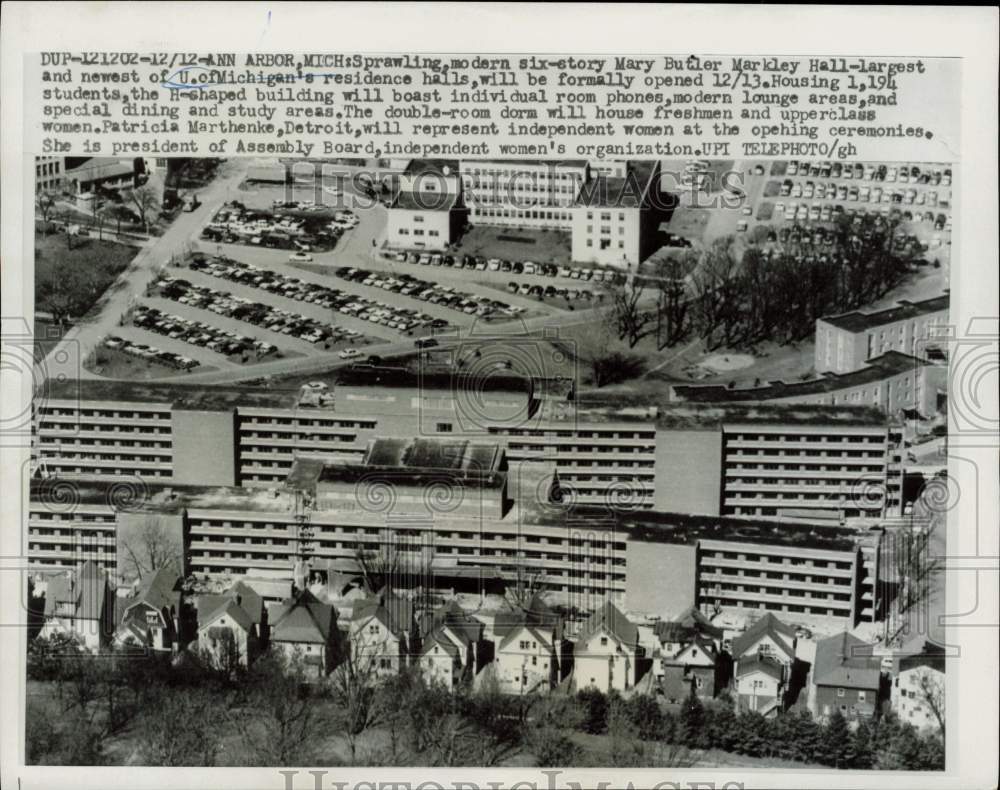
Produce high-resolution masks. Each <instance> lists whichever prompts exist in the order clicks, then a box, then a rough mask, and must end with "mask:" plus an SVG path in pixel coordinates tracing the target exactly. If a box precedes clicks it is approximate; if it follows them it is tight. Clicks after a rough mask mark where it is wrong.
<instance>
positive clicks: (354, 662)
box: [329, 631, 383, 765]
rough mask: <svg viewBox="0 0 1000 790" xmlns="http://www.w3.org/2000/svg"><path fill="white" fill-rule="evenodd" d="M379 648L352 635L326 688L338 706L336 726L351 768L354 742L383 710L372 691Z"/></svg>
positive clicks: (380, 653) (362, 636)
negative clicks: (337, 724) (345, 744)
mask: <svg viewBox="0 0 1000 790" xmlns="http://www.w3.org/2000/svg"><path fill="white" fill-rule="evenodd" d="M382 657H383V645H382V644H376V643H375V642H372V641H370V640H369V639H368V637H367V635H366V634H364V633H363V632H360V631H359V632H357V633H352V634H351V636H350V644H349V645H348V647H347V649H346V650H345V651H344V660H343V662H342V663H341V664H340V666H338V667H337V668H336V669H335V670H334V671H333V673H332V674H331V675H330V679H329V685H330V691H331V693H332V695H333V698H334V700H335V701H336V702H337V704H338V706H339V711H338V714H339V719H340V721H339V723H340V727H341V729H342V730H343V732H344V737H345V738H346V740H347V746H348V748H349V749H350V752H351V765H355V764H356V761H357V756H358V741H359V739H360V737H361V736H362V735H363V734H364V732H365V731H366V730H367V729H369V728H370V727H373V726H374V725H375V724H376V723H378V720H379V714H380V713H381V712H382V710H383V708H382V706H380V705H377V704H376V701H375V689H376V686H377V684H378V668H379V663H380V661H381V659H382Z"/></svg>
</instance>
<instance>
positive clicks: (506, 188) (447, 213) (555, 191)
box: [386, 159, 667, 268]
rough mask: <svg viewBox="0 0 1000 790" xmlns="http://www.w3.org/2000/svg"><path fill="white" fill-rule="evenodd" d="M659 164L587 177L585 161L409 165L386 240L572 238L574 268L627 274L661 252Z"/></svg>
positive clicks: (426, 243)
mask: <svg viewBox="0 0 1000 790" xmlns="http://www.w3.org/2000/svg"><path fill="white" fill-rule="evenodd" d="M659 174H660V164H659V162H653V161H636V162H628V163H621V164H619V165H618V166H616V167H614V168H608V169H602V170H601V171H597V170H594V171H592V170H591V168H590V166H589V165H588V163H587V162H586V161H585V160H582V159H581V160H566V161H557V160H552V161H546V160H532V159H521V160H481V161H471V160H470V161H462V162H460V163H459V162H454V161H450V162H449V161H442V160H417V159H415V160H413V161H411V162H409V163H408V164H407V166H406V168H405V169H404V170H403V172H402V174H401V175H400V179H399V192H398V194H397V197H396V199H395V200H394V202H393V204H392V205H391V206H390V208H389V212H388V220H387V223H386V240H387V242H388V243H389V245H390V246H393V247H402V248H406V249H410V248H417V249H444V248H445V247H446V246H447V245H448V244H451V243H453V242H455V241H458V238H459V236H460V235H461V233H462V231H463V229H464V227H465V225H466V223H470V224H472V225H474V226H475V225H487V226H494V227H502V228H522V229H527V230H536V229H546V230H561V231H567V232H569V233H570V247H571V249H570V250H569V252H570V254H571V256H572V259H573V260H574V261H580V262H585V263H598V264H603V265H606V266H615V267H619V268H628V267H629V266H631V265H634V264H637V263H640V262H641V261H643V260H644V259H645V258H647V257H648V256H649V255H650V254H651V253H653V252H654V251H655V250H656V249H657V248H658V247H659V243H658V235H659V227H660V224H661V222H662V221H663V220H664V219H666V218H667V215H666V212H665V208H666V205H667V200H666V198H665V197H664V196H663V195H662V194H661V193H660V186H659V184H660V177H659Z"/></svg>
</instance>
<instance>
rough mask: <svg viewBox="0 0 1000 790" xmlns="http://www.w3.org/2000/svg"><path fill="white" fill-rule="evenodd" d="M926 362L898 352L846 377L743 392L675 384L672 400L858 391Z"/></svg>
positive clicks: (750, 398) (769, 385)
mask: <svg viewBox="0 0 1000 790" xmlns="http://www.w3.org/2000/svg"><path fill="white" fill-rule="evenodd" d="M928 364H929V363H928V362H925V361H924V360H921V359H917V358H916V357H911V356H910V355H908V354H903V353H902V352H899V351H888V352H886V353H885V354H882V355H881V356H878V357H875V358H874V359H870V360H868V362H866V363H865V366H864V367H863V368H860V369H858V370H853V371H851V372H850V373H842V374H839V375H837V374H829V375H826V376H823V377H822V378H818V379H811V380H810V381H793V382H790V383H789V382H785V381H769V382H768V383H767V385H766V386H763V387H752V388H744V389H729V388H728V387H725V386H723V385H721V384H707V385H704V384H679V385H675V386H674V387H673V388H672V389H673V394H674V396H675V397H676V398H678V399H679V400H683V401H688V402H697V403H731V402H735V401H769V400H773V399H775V398H792V397H797V396H806V395H819V394H822V393H824V392H836V391H838V390H843V389H849V388H851V387H859V386H863V385H865V384H871V383H872V382H875V381H882V380H883V379H886V378H888V377H889V376H895V375H898V374H900V373H906V372H908V371H912V370H916V369H918V368H921V367H924V366H926V365H928Z"/></svg>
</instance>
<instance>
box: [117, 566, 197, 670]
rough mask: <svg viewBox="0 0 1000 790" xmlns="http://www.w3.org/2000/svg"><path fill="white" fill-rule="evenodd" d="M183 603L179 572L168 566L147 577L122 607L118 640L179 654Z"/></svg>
mask: <svg viewBox="0 0 1000 790" xmlns="http://www.w3.org/2000/svg"><path fill="white" fill-rule="evenodd" d="M182 603H183V595H182V592H181V577H180V576H179V575H178V574H177V572H176V571H174V570H173V569H172V568H166V567H165V568H160V569H159V570H157V571H156V572H155V573H153V574H152V575H148V574H147V575H146V576H144V577H143V578H142V580H141V581H140V582H139V587H138V590H137V591H136V593H135V595H133V596H131V597H130V598H127V599H125V600H124V601H122V602H121V604H120V606H121V620H120V622H119V625H118V628H117V630H116V631H115V636H114V641H115V642H116V643H118V644H125V645H129V644H131V645H138V646H141V647H145V648H148V649H150V650H155V651H158V652H166V651H173V652H175V653H176V652H177V651H178V650H179V649H180V646H181V645H180V641H181V636H182V631H183V629H182V623H181V619H182V616H183V612H182Z"/></svg>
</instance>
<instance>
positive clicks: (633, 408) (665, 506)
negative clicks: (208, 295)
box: [26, 366, 901, 622]
mask: <svg viewBox="0 0 1000 790" xmlns="http://www.w3.org/2000/svg"><path fill="white" fill-rule="evenodd" d="M480 385H481V386H480V389H479V392H478V394H477V395H476V397H475V408H472V406H471V405H470V404H467V403H466V400H465V399H466V398H467V397H469V396H468V393H466V392H465V391H464V390H463V387H462V382H461V380H460V378H459V377H457V376H455V375H452V374H423V375H421V374H414V373H407V372H406V371H403V370H393V369H388V368H373V367H368V366H357V367H354V368H350V369H346V370H342V371H339V372H337V373H336V374H333V377H332V378H331V379H329V380H328V381H327V382H316V383H314V384H312V385H306V386H305V387H303V388H301V389H278V388H260V389H252V388H243V387H241V388H227V387H212V386H202V387H191V386H184V387H181V386H174V385H170V384H150V383H130V382H107V381H78V382H77V381H72V382H59V383H52V384H50V385H49V389H48V391H47V392H46V393H45V396H44V397H43V398H40V399H39V400H38V401H37V402H36V407H35V411H36V413H35V420H36V434H35V445H34V448H33V464H34V471H35V473H34V476H33V480H32V482H31V497H30V502H31V506H30V513H29V514H28V530H27V541H28V545H27V547H26V548H27V551H28V556H29V558H30V561H31V563H32V564H33V565H37V566H53V565H55V566H67V565H74V564H78V563H79V562H82V561H83V560H85V559H95V560H97V561H99V562H100V563H101V564H103V565H105V566H107V567H113V566H114V564H115V562H116V532H117V530H118V529H119V528H120V526H121V524H122V523H128V524H129V525H130V528H134V527H135V523H136V521H137V520H138V521H140V522H141V521H142V520H143V519H145V518H147V517H148V516H149V515H150V514H153V515H155V518H156V520H157V523H158V524H160V525H169V526H170V528H171V529H173V530H175V531H176V534H177V536H178V540H180V541H182V543H183V546H184V552H185V562H186V564H187V568H186V571H187V572H189V573H196V574H208V575H214V576H219V575H225V576H230V575H240V574H254V573H259V572H267V573H275V572H282V571H288V572H290V571H291V568H292V566H293V565H294V564H295V562H296V560H297V559H298V558H300V557H302V556H303V555H306V554H307V555H308V556H309V558H310V563H311V564H312V565H313V567H314V568H316V569H319V570H323V571H326V570H331V569H332V570H344V571H350V570H351V569H352V567H353V564H355V563H356V553H357V551H358V549H359V548H360V549H363V548H377V547H378V546H380V545H385V543H386V542H387V541H389V542H391V543H393V545H397V546H400V547H403V550H405V551H408V552H414V554H413V556H414V557H420V558H422V562H423V563H424V564H425V565H426V567H429V568H431V569H432V570H433V575H434V577H435V579H437V580H438V582H439V583H441V584H443V585H446V586H453V587H454V586H463V585H465V586H471V587H472V588H473V589H475V587H476V585H479V586H480V587H481V586H483V585H486V586H489V585H491V584H496V583H502V580H505V579H506V580H509V579H511V578H512V577H513V576H514V575H516V574H517V573H520V572H523V570H524V569H526V568H527V569H529V570H531V571H533V572H534V573H537V574H539V575H538V580H539V581H540V582H541V583H543V584H544V585H545V587H546V588H547V589H549V590H551V591H552V592H554V593H557V594H561V595H562V596H564V597H565V598H566V599H567V601H568V602H569V603H571V604H573V605H575V606H577V607H579V608H580V609H581V610H585V609H587V608H592V607H593V606H596V605H599V604H600V602H601V601H602V600H604V599H606V598H608V597H610V598H612V599H613V600H615V601H618V602H620V603H622V604H623V605H625V606H627V607H628V608H629V609H630V610H632V611H647V612H650V613H654V614H655V613H659V612H658V610H659V609H661V608H663V607H664V605H666V604H668V603H669V604H670V607H671V609H672V608H674V607H673V603H675V602H676V601H677V600H688V601H694V602H697V603H698V605H699V606H701V607H702V608H703V609H705V610H706V611H708V610H710V609H712V608H714V607H736V608H746V607H750V608H760V607H763V608H766V609H769V610H773V611H778V612H799V613H802V614H806V615H817V616H823V617H835V618H838V619H843V620H845V621H849V622H858V621H860V620H871V619H874V618H875V617H877V615H878V608H879V598H880V595H879V592H878V589H879V585H878V580H879V567H878V566H879V559H878V558H879V552H878V545H879V541H880V540H881V539H882V530H881V528H880V527H879V523H880V520H881V519H882V518H883V517H886V516H892V515H895V514H897V513H898V512H899V497H900V480H901V468H900V459H899V455H898V442H899V435H898V431H897V429H896V428H894V427H891V426H890V427H887V425H886V420H885V417H884V416H883V415H882V414H880V413H878V412H877V411H875V410H870V409H862V408H830V407H810V406H792V407H790V406H784V407H767V406H756V405H755V406H718V405H692V404H670V403H638V402H634V403H630V402H622V401H620V400H619V401H617V402H615V403H614V404H610V403H603V402H599V401H595V402H586V401H585V402H580V401H576V400H573V399H571V398H570V397H567V396H566V394H565V393H566V389H565V388H560V387H559V386H553V382H544V381H534V380H532V379H530V378H525V377H518V376H495V377H489V378H487V379H485V380H483V381H482V382H480ZM560 392H561V393H563V394H561V395H559V394H555V393H560ZM484 412H485V413H488V415H489V417H488V418H486V417H485V416H484ZM414 437H416V438H414ZM66 483H71V484H72V485H71V487H70V488H69V489H67V488H65V487H63V486H65V484H66ZM130 486H131V487H132V488H130ZM386 486H387V487H388V490H391V492H392V493H391V497H390V499H389V501H390V506H388V507H385V506H384V500H385V497H384V495H385V491H386V490H387V489H386ZM61 487H62V488H61ZM66 490H72V492H73V493H72V495H71V496H70V498H69V500H70V501H69V503H68V505H67V501H66V498H65V497H64V496H63V495H62V494H63V493H65V491H66ZM123 494H124V496H123ZM123 501H124V502H125V504H126V506H123V505H122V502H123ZM373 503H374V504H373ZM854 519H857V521H855V520H854ZM304 524H307V529H306V531H305V532H303V525H304ZM667 613H668V612H666V611H665V612H664V614H667Z"/></svg>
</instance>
